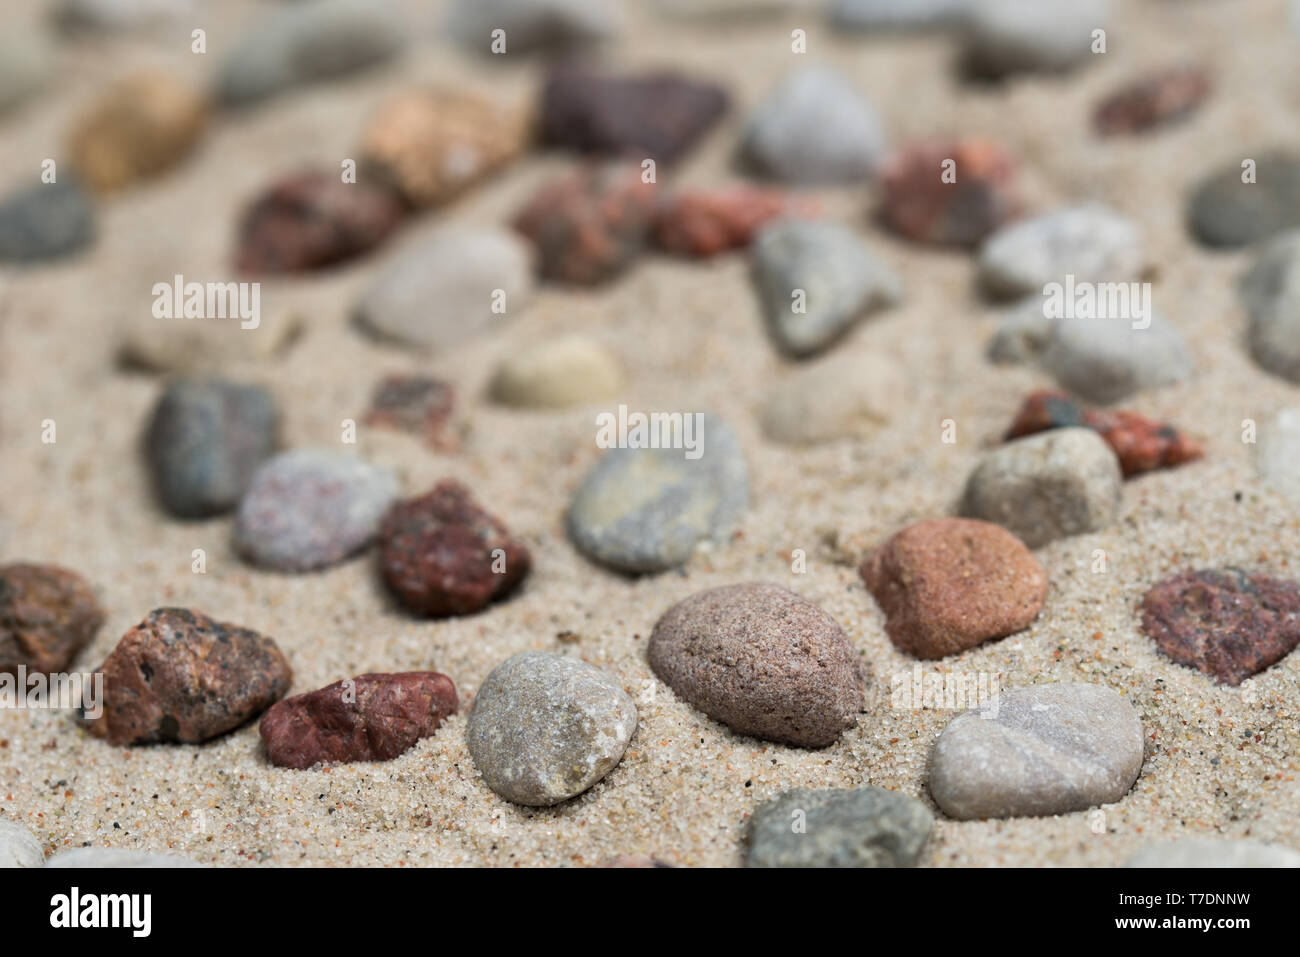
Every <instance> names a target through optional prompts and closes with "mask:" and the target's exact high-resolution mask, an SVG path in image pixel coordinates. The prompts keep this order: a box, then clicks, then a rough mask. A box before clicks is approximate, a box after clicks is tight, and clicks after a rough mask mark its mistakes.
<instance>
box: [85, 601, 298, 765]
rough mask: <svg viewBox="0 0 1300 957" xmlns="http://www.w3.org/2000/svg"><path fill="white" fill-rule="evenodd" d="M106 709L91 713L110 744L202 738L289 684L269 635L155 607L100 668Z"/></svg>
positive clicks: (91, 722) (260, 707) (246, 716)
mask: <svg viewBox="0 0 1300 957" xmlns="http://www.w3.org/2000/svg"><path fill="white" fill-rule="evenodd" d="M98 670H99V671H101V672H103V674H104V713H103V715H102V716H100V717H99V718H96V719H91V718H89V717H87V719H86V725H87V727H88V728H89V730H90V732H91V733H92V734H95V735H97V736H99V737H101V738H105V739H106V740H107V741H108V742H109V743H110V744H153V743H157V742H173V741H180V742H184V743H186V744H197V743H199V742H200V741H207V740H208V739H209V738H215V737H217V736H218V735H221V734H225V733H226V732H227V731H231V730H233V729H235V728H237V727H239V726H240V725H241V724H243V723H244V722H246V721H249V720H251V719H253V718H255V717H257V716H258V715H259V714H261V713H262V712H263V711H265V710H266V709H267V708H268V707H269V706H270V705H271V704H272V703H273V702H275V701H276V700H278V699H279V698H280V697H281V696H283V695H284V693H285V692H286V691H288V690H289V684H290V682H291V681H292V680H293V673H292V672H291V671H290V670H289V664H288V662H286V661H285V660H284V655H282V654H281V653H280V649H279V648H277V647H276V644H275V642H274V641H272V640H271V639H270V638H267V637H265V636H264V635H260V634H258V633H257V632H255V631H252V630H251V629H248V628H241V627H239V626H238V625H227V624H224V623H222V622H219V621H214V620H213V619H211V618H209V617H208V616H207V615H204V614H202V613H201V612H197V611H191V610H189V609H188V608H158V609H155V610H154V611H151V612H150V613H149V615H148V617H146V618H145V619H144V621H142V622H140V624H138V625H136V626H135V627H134V628H132V629H131V630H130V631H128V632H127V633H126V634H125V635H123V636H122V640H121V641H119V642H118V644H117V647H116V648H114V649H113V652H112V653H111V654H110V655H109V656H108V658H107V659H105V661H104V663H103V664H102V665H101V666H100V667H99V669H98Z"/></svg>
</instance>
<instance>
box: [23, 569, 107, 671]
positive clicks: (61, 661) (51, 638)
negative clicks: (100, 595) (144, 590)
mask: <svg viewBox="0 0 1300 957" xmlns="http://www.w3.org/2000/svg"><path fill="white" fill-rule="evenodd" d="M103 623H104V611H103V609H102V608H100V606H99V602H98V601H97V600H96V599H95V593H94V592H93V591H92V590H91V588H90V585H89V584H87V583H86V580H85V579H84V578H82V577H81V576H80V575H78V574H77V573H76V572H72V571H69V570H68V569H66V568H60V567H59V566H57V565H33V564H27V563H23V562H17V563H14V564H11V565H0V673H8V674H17V672H18V667H19V666H20V665H21V666H23V667H25V668H26V669H27V670H28V672H29V673H39V674H50V673H51V672H61V671H63V670H64V669H65V668H66V667H67V666H68V664H69V663H70V662H71V661H72V659H73V658H75V657H76V656H77V652H79V651H80V650H81V649H82V648H84V647H86V645H88V644H90V642H91V640H92V639H94V637H95V632H97V631H99V626H100V625H102V624H103Z"/></svg>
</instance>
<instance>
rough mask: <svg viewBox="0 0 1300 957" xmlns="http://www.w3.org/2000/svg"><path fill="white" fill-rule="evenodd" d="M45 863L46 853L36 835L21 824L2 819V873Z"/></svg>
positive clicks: (0, 859) (0, 842) (0, 839)
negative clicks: (11, 869) (15, 868)
mask: <svg viewBox="0 0 1300 957" xmlns="http://www.w3.org/2000/svg"><path fill="white" fill-rule="evenodd" d="M44 863H45V853H44V852H43V851H42V850H41V843H40V841H38V840H36V835H35V834H33V833H32V832H31V831H29V830H28V829H27V828H25V827H23V825H21V824H18V823H16V822H14V821H6V820H4V819H3V818H0V871H3V870H7V869H9V868H14V867H40V866H41V865H42V864H44Z"/></svg>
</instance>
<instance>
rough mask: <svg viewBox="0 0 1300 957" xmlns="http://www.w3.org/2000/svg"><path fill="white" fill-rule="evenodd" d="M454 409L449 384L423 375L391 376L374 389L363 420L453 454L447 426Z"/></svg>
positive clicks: (454, 441)
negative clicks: (416, 437)
mask: <svg viewBox="0 0 1300 957" xmlns="http://www.w3.org/2000/svg"><path fill="white" fill-rule="evenodd" d="M455 407H456V389H455V387H454V386H452V385H451V384H450V383H447V382H443V381H441V380H439V379H434V378H433V377H431V376H426V375H391V376H388V377H387V378H385V379H384V380H383V381H382V382H380V383H379V386H378V387H377V388H376V389H375V392H374V396H373V398H371V400H370V410H369V411H368V412H366V416H365V421H366V424H367V425H377V426H381V427H383V428H390V429H397V430H398V431H401V432H410V433H411V434H413V435H417V436H419V437H420V438H421V439H422V440H423V441H424V443H425V444H426V445H428V446H430V447H431V448H434V449H438V450H439V451H444V452H447V451H454V450H455V449H456V448H457V446H458V443H457V441H456V438H455V436H454V435H452V434H451V433H450V431H449V428H448V427H449V425H450V423H451V415H452V412H453V411H454V409H455Z"/></svg>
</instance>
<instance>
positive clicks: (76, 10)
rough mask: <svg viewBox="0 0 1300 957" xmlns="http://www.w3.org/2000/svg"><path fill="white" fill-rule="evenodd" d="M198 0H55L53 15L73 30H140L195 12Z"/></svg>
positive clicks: (63, 26) (57, 20) (65, 26)
mask: <svg viewBox="0 0 1300 957" xmlns="http://www.w3.org/2000/svg"><path fill="white" fill-rule="evenodd" d="M198 3H199V0H56V2H55V3H53V4H51V6H52V7H53V8H54V9H53V10H52V18H53V19H54V20H55V22H57V23H58V25H59V26H60V27H61V28H62V29H64V30H68V31H70V32H75V31H78V30H85V31H105V32H108V31H114V30H122V31H127V30H141V29H147V28H149V27H154V26H158V25H161V24H165V23H167V22H174V21H175V20H177V19H180V18H183V17H186V16H189V15H192V14H193V13H195V12H196V7H197V6H198Z"/></svg>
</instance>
